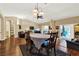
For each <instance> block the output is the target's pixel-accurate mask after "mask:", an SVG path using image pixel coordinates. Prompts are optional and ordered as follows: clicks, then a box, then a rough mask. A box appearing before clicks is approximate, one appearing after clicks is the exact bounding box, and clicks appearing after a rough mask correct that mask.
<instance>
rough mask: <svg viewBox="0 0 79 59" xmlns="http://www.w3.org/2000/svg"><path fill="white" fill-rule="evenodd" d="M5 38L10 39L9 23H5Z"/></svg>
mask: <svg viewBox="0 0 79 59" xmlns="http://www.w3.org/2000/svg"><path fill="white" fill-rule="evenodd" d="M6 37H7V38H9V37H10V21H6Z"/></svg>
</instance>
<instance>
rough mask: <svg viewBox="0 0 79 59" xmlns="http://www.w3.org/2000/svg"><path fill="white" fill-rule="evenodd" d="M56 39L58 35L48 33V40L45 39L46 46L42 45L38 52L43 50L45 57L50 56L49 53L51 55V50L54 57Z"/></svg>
mask: <svg viewBox="0 0 79 59" xmlns="http://www.w3.org/2000/svg"><path fill="white" fill-rule="evenodd" d="M57 37H58V33H57V32H55V33H50V38H49V39H47V40H46V41H48V44H47V45H45V44H44V43H43V44H42V45H41V48H40V52H41V50H42V49H43V48H45V49H46V52H47V55H50V52H51V53H52V49H53V51H54V55H55V56H56V39H57Z"/></svg>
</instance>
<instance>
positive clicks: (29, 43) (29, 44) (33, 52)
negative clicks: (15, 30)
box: [25, 31, 38, 56]
mask: <svg viewBox="0 0 79 59" xmlns="http://www.w3.org/2000/svg"><path fill="white" fill-rule="evenodd" d="M25 40H26V47H27V50H28V51H29V53H30V55H32V56H33V55H38V49H37V48H36V46H35V44H34V42H33V41H32V40H31V37H30V32H29V31H28V32H26V33H25Z"/></svg>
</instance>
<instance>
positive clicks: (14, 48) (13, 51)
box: [0, 37, 79, 56]
mask: <svg viewBox="0 0 79 59" xmlns="http://www.w3.org/2000/svg"><path fill="white" fill-rule="evenodd" d="M61 43H62V44H61ZM63 43H64V42H61V41H57V46H56V47H57V48H59V49H60V50H62V51H64V52H70V49H68V50H67V48H66V46H65V45H63ZM23 44H26V41H25V39H23V38H20V39H18V38H13V37H12V38H10V39H6V40H5V41H2V42H1V41H0V56H22V53H21V50H20V48H19V45H23ZM71 55H72V56H79V51H75V50H72V53H71Z"/></svg>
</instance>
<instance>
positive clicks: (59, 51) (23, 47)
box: [19, 45, 69, 56]
mask: <svg viewBox="0 0 79 59" xmlns="http://www.w3.org/2000/svg"><path fill="white" fill-rule="evenodd" d="M19 47H20V49H21V52H22V55H23V56H47V55H44V54H29V52H28V50H27V47H26V45H20V46H19ZM53 52H54V51H53V50H52V54H50V55H49V56H54V53H53ZM56 56H69V55H68V54H67V53H65V52H63V51H61V50H59V49H57V50H56Z"/></svg>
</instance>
